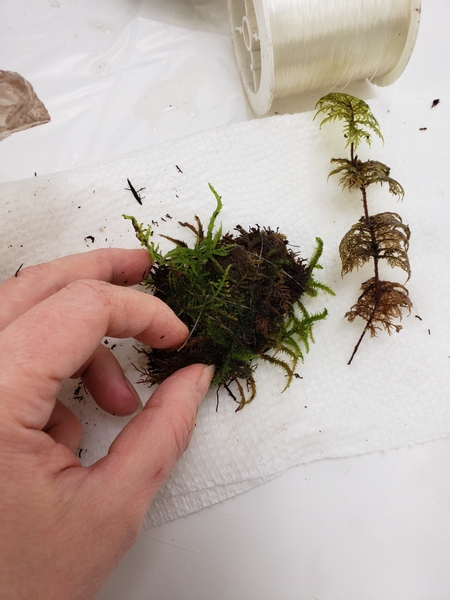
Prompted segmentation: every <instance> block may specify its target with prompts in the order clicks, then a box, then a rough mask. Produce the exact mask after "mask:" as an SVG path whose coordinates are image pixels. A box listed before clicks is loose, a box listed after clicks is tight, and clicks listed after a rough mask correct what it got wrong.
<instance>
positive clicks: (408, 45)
mask: <svg viewBox="0 0 450 600" xmlns="http://www.w3.org/2000/svg"><path fill="white" fill-rule="evenodd" d="M421 4H422V2H421V0H411V20H410V22H409V30H408V33H407V36H406V42H405V46H404V48H403V52H402V54H401V56H400V58H399V59H398V61H397V64H396V65H395V67H394V68H393V69H391V70H390V71H388V72H387V73H384V74H383V75H380V76H378V77H374V78H373V79H372V83H374V84H375V85H378V86H379V87H385V86H388V85H391V84H392V83H394V82H395V81H397V79H398V78H399V77H400V75H401V74H402V73H403V71H404V70H405V69H406V66H407V64H408V62H409V60H410V58H411V56H412V53H413V50H414V46H415V45H416V40H417V36H418V34H419V25H420V14H421V10H422V7H421Z"/></svg>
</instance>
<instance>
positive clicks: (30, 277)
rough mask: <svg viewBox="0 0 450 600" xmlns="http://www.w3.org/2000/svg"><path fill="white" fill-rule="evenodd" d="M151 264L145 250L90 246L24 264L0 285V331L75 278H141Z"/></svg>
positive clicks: (129, 281)
mask: <svg viewBox="0 0 450 600" xmlns="http://www.w3.org/2000/svg"><path fill="white" fill-rule="evenodd" d="M150 267H151V261H150V256H149V253H148V252H147V250H144V249H142V250H120V249H118V248H110V249H103V250H92V251H91V252H84V253H82V254H74V255H72V256H66V257H64V258H59V259H57V260H54V261H52V262H49V263H44V264H41V265H36V266H32V267H27V268H24V269H22V270H21V271H19V273H18V274H17V277H14V276H13V277H10V278H9V279H7V280H6V281H5V282H4V283H2V285H1V287H0V305H1V307H2V310H1V314H0V331H1V330H2V329H4V328H5V327H6V326H7V325H9V324H10V323H12V322H13V321H14V320H15V319H17V317H19V316H20V315H22V314H24V313H25V312H26V311H27V310H29V309H30V308H31V307H33V306H35V305H36V304H38V303H39V302H42V300H44V299H45V298H48V297H49V296H51V295H52V294H55V293H56V292H58V291H59V290H61V289H62V288H64V287H65V286H66V285H68V284H69V283H71V282H73V281H76V280H77V279H98V280H100V281H107V282H109V283H113V284H115V285H123V286H125V285H128V286H131V285H135V284H137V283H140V282H141V281H143V280H144V279H145V278H146V277H147V276H148V273H149V270H150Z"/></svg>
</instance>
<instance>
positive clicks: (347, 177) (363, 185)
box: [329, 157, 405, 200]
mask: <svg viewBox="0 0 450 600" xmlns="http://www.w3.org/2000/svg"><path fill="white" fill-rule="evenodd" d="M331 162H332V163H336V164H338V165H340V166H339V167H336V169H333V171H331V172H330V174H329V177H330V176H331V175H341V178H340V179H339V184H340V185H341V186H342V187H343V188H344V189H345V188H348V189H352V188H358V189H367V188H368V187H369V185H372V183H380V184H381V185H383V183H387V184H388V186H389V191H390V193H391V194H393V195H394V196H398V197H399V199H400V200H403V196H404V195H405V190H404V189H403V187H402V186H401V185H400V184H399V182H398V181H396V180H395V179H392V177H389V174H390V172H391V170H390V168H389V167H388V166H387V165H385V164H383V163H382V162H379V161H377V160H367V161H365V162H363V161H361V160H359V158H357V157H355V158H354V159H353V160H349V159H347V158H332V159H331Z"/></svg>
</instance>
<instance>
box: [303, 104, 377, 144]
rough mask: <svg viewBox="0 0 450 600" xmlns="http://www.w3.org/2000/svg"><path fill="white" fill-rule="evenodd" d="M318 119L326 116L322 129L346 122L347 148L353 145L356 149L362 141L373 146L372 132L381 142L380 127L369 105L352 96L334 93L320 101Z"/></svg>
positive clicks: (317, 107)
mask: <svg viewBox="0 0 450 600" xmlns="http://www.w3.org/2000/svg"><path fill="white" fill-rule="evenodd" d="M316 109H317V112H316V114H315V116H314V118H316V117H317V116H318V115H320V114H324V115H326V116H325V118H324V119H323V120H322V121H321V123H320V127H322V125H324V124H325V123H330V122H333V121H343V122H344V136H345V138H346V139H347V142H346V147H347V146H350V145H351V144H353V147H354V148H355V149H356V148H357V147H358V146H359V144H360V143H361V142H362V141H365V142H367V144H368V145H369V146H370V145H371V141H372V140H371V132H372V133H374V134H375V135H377V136H378V137H379V138H380V139H381V140H383V136H382V135H381V131H380V126H379V124H378V121H377V120H376V118H375V117H374V116H373V114H372V111H371V110H370V107H369V105H368V104H367V103H366V102H364V100H361V99H360V98H355V96H351V95H350V94H343V93H339V92H333V93H331V94H327V95H326V96H323V97H322V98H320V99H319V101H318V102H317V104H316Z"/></svg>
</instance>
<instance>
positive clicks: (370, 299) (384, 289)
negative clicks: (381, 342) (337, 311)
mask: <svg viewBox="0 0 450 600" xmlns="http://www.w3.org/2000/svg"><path fill="white" fill-rule="evenodd" d="M377 283H378V285H377ZM361 290H362V294H361V295H360V297H359V298H358V301H357V303H356V304H354V305H353V306H352V308H351V309H350V310H349V311H348V312H347V313H346V314H345V317H346V318H347V319H348V320H349V321H350V322H353V321H354V320H355V319H356V317H361V318H362V319H364V321H366V323H367V324H366V327H365V330H364V332H363V333H365V332H366V331H370V336H371V337H374V336H376V335H377V332H378V331H379V330H380V329H381V327H383V328H384V329H385V330H386V331H387V332H388V333H389V334H391V333H392V332H393V331H396V332H399V331H400V330H401V329H402V326H401V325H398V324H396V323H394V322H393V320H394V319H401V318H402V311H403V310H405V309H406V310H408V311H409V312H411V308H412V302H411V300H410V299H409V293H408V290H407V289H406V288H405V286H404V285H401V284H400V283H393V282H391V281H378V282H376V280H375V277H371V278H370V279H369V280H368V281H365V282H364V283H363V284H362V285H361Z"/></svg>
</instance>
